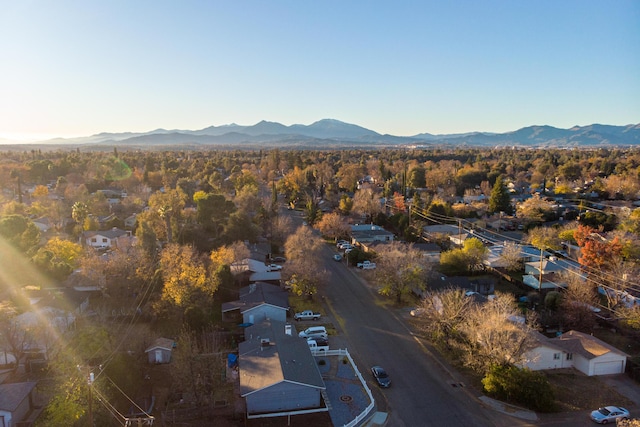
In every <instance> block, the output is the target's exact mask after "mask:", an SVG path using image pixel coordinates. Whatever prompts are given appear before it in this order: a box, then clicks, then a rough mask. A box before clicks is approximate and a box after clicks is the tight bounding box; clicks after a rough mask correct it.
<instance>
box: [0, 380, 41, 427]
mask: <svg viewBox="0 0 640 427" xmlns="http://www.w3.org/2000/svg"><path fill="white" fill-rule="evenodd" d="M36 385H37V383H36V382H35V381H29V382H23V383H10V384H0V426H2V427H15V426H19V425H22V423H23V422H25V423H26V422H27V421H28V420H29V419H30V418H32V414H33V412H34V411H35V410H36V409H38V408H36V406H37V405H36V402H35V399H36V396H35V388H36ZM36 412H37V411H36ZM36 415H37V414H36ZM34 420H35V417H33V420H32V421H34ZM25 425H31V424H25Z"/></svg>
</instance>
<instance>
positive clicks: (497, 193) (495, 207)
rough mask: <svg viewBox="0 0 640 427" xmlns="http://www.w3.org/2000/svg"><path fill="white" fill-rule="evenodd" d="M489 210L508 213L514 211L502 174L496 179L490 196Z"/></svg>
mask: <svg viewBox="0 0 640 427" xmlns="http://www.w3.org/2000/svg"><path fill="white" fill-rule="evenodd" d="M489 211H490V212H504V213H506V214H511V213H513V207H512V206H511V198H510V197H509V192H508V191H507V187H506V186H505V185H504V181H503V180H502V176H499V177H498V178H497V179H496V183H495V184H494V185H493V189H492V190H491V196H490V197H489Z"/></svg>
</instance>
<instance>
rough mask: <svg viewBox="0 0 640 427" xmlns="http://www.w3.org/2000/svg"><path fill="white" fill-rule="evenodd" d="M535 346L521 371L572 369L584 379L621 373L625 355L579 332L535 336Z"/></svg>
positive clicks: (625, 361) (625, 359) (625, 362)
mask: <svg viewBox="0 0 640 427" xmlns="http://www.w3.org/2000/svg"><path fill="white" fill-rule="evenodd" d="M536 338H537V341H538V344H537V346H536V347H535V348H533V349H532V350H529V351H528V352H527V353H526V354H525V357H526V360H525V362H524V363H522V364H521V366H522V367H526V368H529V369H531V370H533V371H539V370H544V369H561V368H575V369H577V370H579V371H580V372H582V373H584V374H585V375H587V376H594V375H610V374H621V373H624V371H625V368H626V365H627V357H629V355H628V354H626V353H625V352H623V351H621V350H618V349H617V348H615V347H613V346H611V345H609V344H607V343H605V342H604V341H602V340H599V339H598V338H596V337H594V336H591V335H588V334H584V333H582V332H578V331H569V332H566V333H564V334H562V335H560V336H559V337H555V338H547V337H545V336H544V335H542V334H537V335H536Z"/></svg>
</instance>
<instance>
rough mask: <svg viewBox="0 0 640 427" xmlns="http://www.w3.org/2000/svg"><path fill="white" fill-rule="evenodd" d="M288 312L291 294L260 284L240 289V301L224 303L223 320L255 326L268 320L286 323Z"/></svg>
mask: <svg viewBox="0 0 640 427" xmlns="http://www.w3.org/2000/svg"><path fill="white" fill-rule="evenodd" d="M288 310H289V293H288V292H287V291H286V290H284V289H282V288H281V287H280V286H276V285H271V284H269V283H263V282H258V283H253V284H251V285H249V286H246V287H244V288H242V289H240V299H239V300H237V301H231V302H226V303H223V304H222V318H223V320H226V321H233V320H236V321H240V320H241V321H242V323H253V324H255V323H259V322H261V321H263V320H266V319H271V320H276V321H280V322H285V321H286V320H287V311H288ZM240 316H242V319H240V318H239V317H240Z"/></svg>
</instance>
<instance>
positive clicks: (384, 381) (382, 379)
mask: <svg viewBox="0 0 640 427" xmlns="http://www.w3.org/2000/svg"><path fill="white" fill-rule="evenodd" d="M371 374H372V375H373V378H374V379H375V380H376V382H377V383H378V385H379V386H380V387H383V388H387V387H389V386H390V385H391V379H390V378H389V375H388V374H387V371H385V370H384V368H383V367H382V366H374V367H373V368H371Z"/></svg>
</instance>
